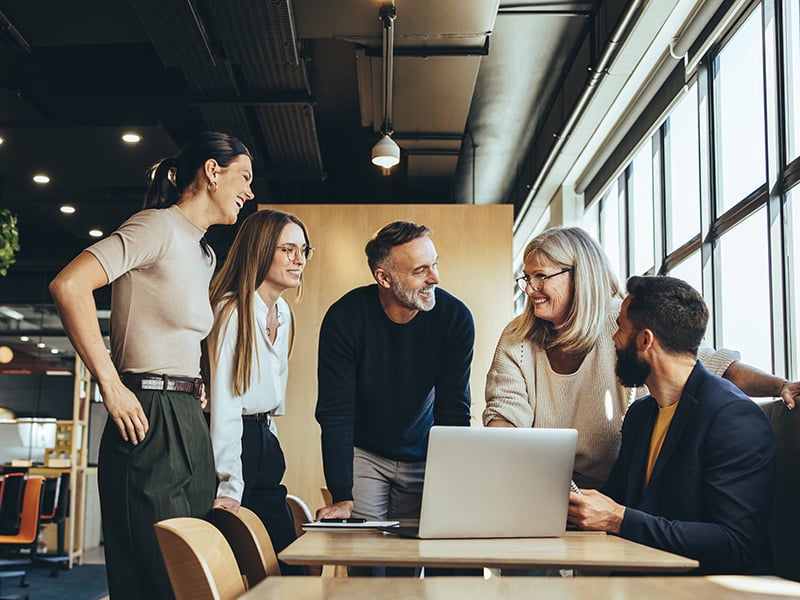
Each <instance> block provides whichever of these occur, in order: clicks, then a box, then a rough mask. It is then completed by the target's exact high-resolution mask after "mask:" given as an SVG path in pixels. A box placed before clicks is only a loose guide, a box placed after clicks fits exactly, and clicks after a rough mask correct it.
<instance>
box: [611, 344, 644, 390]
mask: <svg viewBox="0 0 800 600" xmlns="http://www.w3.org/2000/svg"><path fill="white" fill-rule="evenodd" d="M615 371H616V373H617V378H618V379H619V382H620V383H621V384H622V385H624V386H625V387H639V386H642V385H644V382H645V381H646V380H647V377H648V376H649V375H650V364H649V363H648V362H647V361H646V360H643V359H641V358H639V357H638V356H636V336H631V339H630V341H629V342H628V344H626V345H625V347H624V348H622V349H621V350H617V366H616V369H615Z"/></svg>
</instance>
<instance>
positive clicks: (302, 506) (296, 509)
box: [286, 494, 322, 575]
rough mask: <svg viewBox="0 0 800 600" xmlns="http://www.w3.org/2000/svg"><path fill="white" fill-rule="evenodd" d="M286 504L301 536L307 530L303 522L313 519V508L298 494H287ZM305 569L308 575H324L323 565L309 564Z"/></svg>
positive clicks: (295, 529) (296, 530)
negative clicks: (304, 529)
mask: <svg viewBox="0 0 800 600" xmlns="http://www.w3.org/2000/svg"><path fill="white" fill-rule="evenodd" d="M286 504H288V505H289V510H291V511H292V518H294V531H295V533H296V534H297V537H300V536H301V535H303V534H304V533H305V531H303V523H309V522H311V521H313V520H314V516H313V515H312V514H311V509H309V508H308V504H306V503H305V502H304V501H303V500H302V499H301V498H299V497H297V496H293V495H292V494H286ZM305 569H306V574H307V575H322V567H321V566H311V565H307V566H306V568H305Z"/></svg>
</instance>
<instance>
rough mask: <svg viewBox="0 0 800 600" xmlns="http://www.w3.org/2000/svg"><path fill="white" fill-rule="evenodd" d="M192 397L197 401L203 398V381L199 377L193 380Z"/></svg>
mask: <svg viewBox="0 0 800 600" xmlns="http://www.w3.org/2000/svg"><path fill="white" fill-rule="evenodd" d="M192 396H194V397H195V399H197V400H200V398H202V397H203V379H202V378H201V377H195V378H194V382H193V387H192Z"/></svg>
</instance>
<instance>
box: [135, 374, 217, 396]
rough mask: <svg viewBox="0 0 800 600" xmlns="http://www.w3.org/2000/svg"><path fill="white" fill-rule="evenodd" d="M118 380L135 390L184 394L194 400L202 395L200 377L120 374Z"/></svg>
mask: <svg viewBox="0 0 800 600" xmlns="http://www.w3.org/2000/svg"><path fill="white" fill-rule="evenodd" d="M120 378H121V379H122V383H124V384H125V385H127V386H128V387H129V388H131V389H136V390H151V391H158V392H160V391H166V392H186V393H189V394H192V395H193V396H194V397H195V398H200V396H201V395H202V393H203V380H202V379H201V378H200V377H195V378H194V379H189V378H186V377H169V376H168V375H159V374H157V373H122V375H120Z"/></svg>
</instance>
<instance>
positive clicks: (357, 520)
mask: <svg viewBox="0 0 800 600" xmlns="http://www.w3.org/2000/svg"><path fill="white" fill-rule="evenodd" d="M319 522H320V523H366V522H367V520H366V519H361V518H359V517H348V518H347V519H320V520H319Z"/></svg>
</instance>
